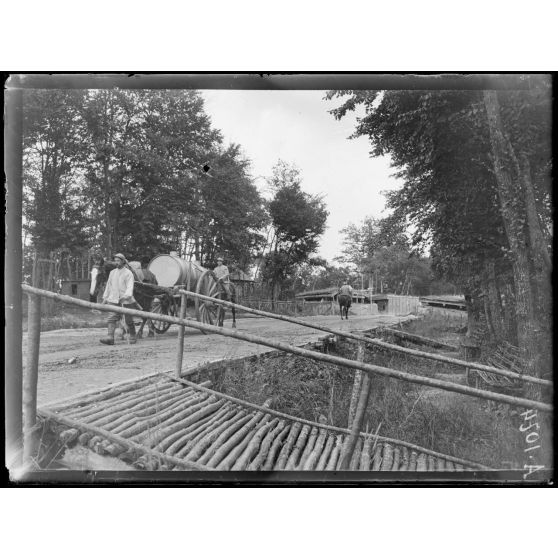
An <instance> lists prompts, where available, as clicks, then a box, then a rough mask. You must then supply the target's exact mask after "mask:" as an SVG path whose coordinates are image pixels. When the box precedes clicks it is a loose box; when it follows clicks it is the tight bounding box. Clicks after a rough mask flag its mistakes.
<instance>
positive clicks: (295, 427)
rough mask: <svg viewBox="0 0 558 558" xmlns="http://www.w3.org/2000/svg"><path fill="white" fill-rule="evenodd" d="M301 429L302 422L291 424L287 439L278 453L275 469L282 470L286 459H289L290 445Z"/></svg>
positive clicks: (291, 445)
mask: <svg viewBox="0 0 558 558" xmlns="http://www.w3.org/2000/svg"><path fill="white" fill-rule="evenodd" d="M301 429H302V424H301V423H300V422H295V423H293V424H292V425H291V428H290V430H289V436H288V438H287V441H286V442H285V444H284V445H283V447H282V449H281V452H280V453H279V457H278V458H277V463H276V464H275V467H274V468H275V469H276V470H282V469H284V468H285V467H286V465H287V460H288V459H289V455H290V453H291V450H292V447H293V445H294V443H295V441H296V439H297V438H298V434H299V432H300V430H301Z"/></svg>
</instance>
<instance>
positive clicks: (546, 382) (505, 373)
mask: <svg viewBox="0 0 558 558" xmlns="http://www.w3.org/2000/svg"><path fill="white" fill-rule="evenodd" d="M180 292H183V293H185V294H188V295H192V296H195V297H198V298H201V299H202V300H207V301H210V302H215V303H216V304H220V305H222V306H225V307H227V308H233V307H234V308H235V310H240V311H243V312H248V313H250V314H254V315H256V316H262V317H264V318H274V319H277V320H281V321H284V322H290V323H293V324H297V325H301V326H305V327H309V328H312V329H316V330H319V331H325V332H326V333H332V334H334V335H337V336H339V337H346V338H347V339H354V340H355V341H362V342H364V343H366V344H368V345H375V346H377V347H382V348H384V349H389V350H391V351H397V352H399V353H404V354H408V355H411V356H414V357H418V358H426V359H430V360H437V361H438V362H444V363H446V364H452V365H454V366H460V367H462V368H469V369H471V370H482V371H484V372H491V373H492V374H498V375H500V376H505V377H508V378H512V379H514V380H519V381H523V382H529V383H532V384H539V385H543V386H552V385H553V384H552V382H550V381H549V380H544V379H542V378H536V377H533V376H526V375H524V374H519V373H517V372H512V371H511V370H506V369H502V368H496V367H495V366H489V365H486V364H481V363H478V362H470V361H465V360H460V359H457V358H452V357H447V356H443V355H437V354H434V353H427V352H424V351H418V350H416V349H409V348H407V347H401V346H400V345H394V344H392V343H388V342H386V341H381V340H380V339H372V338H370V337H366V336H364V335H358V334H356V333H352V332H348V331H340V330H338V329H334V328H331V327H327V326H323V325H318V324H313V323H310V322H307V321H304V320H301V319H299V318H292V317H291V316H284V315H280V314H273V313H271V312H265V311H263V310H256V309H254V308H249V307H247V306H241V305H240V304H235V303H233V302H228V301H226V300H221V299H218V298H212V297H209V296H206V295H202V294H197V293H192V292H189V291H184V290H182V289H181V290H180Z"/></svg>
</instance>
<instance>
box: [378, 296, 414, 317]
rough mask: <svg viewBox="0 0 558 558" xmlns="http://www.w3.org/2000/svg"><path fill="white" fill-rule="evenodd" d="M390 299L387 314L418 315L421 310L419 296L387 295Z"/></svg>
mask: <svg viewBox="0 0 558 558" xmlns="http://www.w3.org/2000/svg"><path fill="white" fill-rule="evenodd" d="M386 296H387V298H388V305H387V313H388V314H393V315H394V316H406V315H407V314H416V313H417V312H418V309H419V308H420V299H419V297H418V296H402V295H393V294H388V295H386Z"/></svg>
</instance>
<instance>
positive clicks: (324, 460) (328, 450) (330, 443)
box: [316, 428, 335, 471]
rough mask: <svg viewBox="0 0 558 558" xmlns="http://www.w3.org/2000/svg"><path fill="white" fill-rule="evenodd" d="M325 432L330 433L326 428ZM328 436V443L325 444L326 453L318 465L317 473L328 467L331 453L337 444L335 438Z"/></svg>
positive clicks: (324, 452) (321, 456) (322, 454)
mask: <svg viewBox="0 0 558 558" xmlns="http://www.w3.org/2000/svg"><path fill="white" fill-rule="evenodd" d="M324 431H325V432H326V433H327V432H328V431H327V430H326V429H325V428H324ZM326 435H327V441H326V444H325V448H324V451H323V452H322V453H321V455H320V459H319V461H318V464H317V465H316V471H324V470H325V468H326V465H327V461H328V459H329V456H330V455H331V451H332V450H333V444H334V443H335V436H330V435H329V434H326Z"/></svg>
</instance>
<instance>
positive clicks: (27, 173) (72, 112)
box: [23, 90, 86, 255]
mask: <svg viewBox="0 0 558 558" xmlns="http://www.w3.org/2000/svg"><path fill="white" fill-rule="evenodd" d="M83 99H84V92H83V91H78V90H69V91H62V90H26V91H25V92H24V112H23V114H24V128H23V144H24V160H23V163H24V174H23V181H24V193H25V195H24V206H23V210H24V211H23V214H24V228H25V229H26V231H27V232H28V233H29V234H30V235H31V240H32V242H33V244H34V246H35V248H36V249H37V250H38V251H39V253H41V254H43V255H46V254H48V253H49V252H51V251H53V250H57V249H59V248H61V247H62V246H65V247H67V248H76V247H82V246H83V245H84V244H85V243H86V239H85V238H84V230H83V225H84V223H83V221H82V217H83V208H84V206H85V205H86V203H85V201H84V200H83V199H82V197H81V191H80V188H79V183H78V176H77V171H78V168H79V165H80V164H81V162H82V161H83V159H84V157H85V149H86V145H85V144H84V142H83V121H82V119H81V107H82V106H83Z"/></svg>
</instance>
